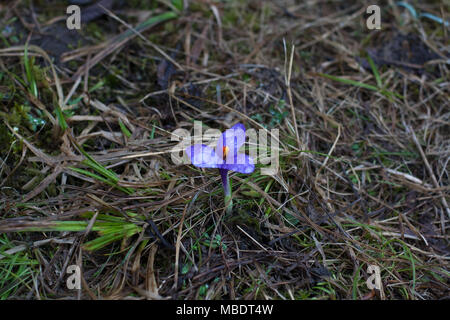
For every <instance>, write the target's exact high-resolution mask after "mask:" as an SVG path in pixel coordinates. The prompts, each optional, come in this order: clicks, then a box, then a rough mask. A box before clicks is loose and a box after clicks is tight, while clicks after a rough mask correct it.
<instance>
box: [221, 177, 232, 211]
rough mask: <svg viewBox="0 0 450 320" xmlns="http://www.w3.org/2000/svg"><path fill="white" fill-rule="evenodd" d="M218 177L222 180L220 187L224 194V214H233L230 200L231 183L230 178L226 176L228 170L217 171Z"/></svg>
mask: <svg viewBox="0 0 450 320" xmlns="http://www.w3.org/2000/svg"><path fill="white" fill-rule="evenodd" d="M219 172H220V176H221V178H222V185H223V190H224V193H225V207H226V212H227V214H228V213H232V212H233V199H232V198H231V182H230V177H229V176H228V170H226V169H219Z"/></svg>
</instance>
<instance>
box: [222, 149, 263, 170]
mask: <svg viewBox="0 0 450 320" xmlns="http://www.w3.org/2000/svg"><path fill="white" fill-rule="evenodd" d="M227 160H229V159H227ZM229 162H231V161H227V162H225V163H222V164H221V165H219V168H221V169H226V170H232V171H237V172H240V173H252V172H253V171H254V170H255V162H254V161H253V158H251V157H249V156H248V155H246V154H244V153H238V154H236V155H235V157H234V161H232V163H229Z"/></svg>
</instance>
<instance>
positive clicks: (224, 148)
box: [222, 146, 230, 160]
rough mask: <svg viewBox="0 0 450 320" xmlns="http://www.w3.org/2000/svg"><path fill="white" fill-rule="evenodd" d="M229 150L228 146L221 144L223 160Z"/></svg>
mask: <svg viewBox="0 0 450 320" xmlns="http://www.w3.org/2000/svg"><path fill="white" fill-rule="evenodd" d="M229 150H230V148H228V147H227V146H223V148H222V152H223V153H222V154H223V160H225V158H226V157H227V154H228V151H229Z"/></svg>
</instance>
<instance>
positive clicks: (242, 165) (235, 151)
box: [186, 123, 255, 212]
mask: <svg viewBox="0 0 450 320" xmlns="http://www.w3.org/2000/svg"><path fill="white" fill-rule="evenodd" d="M244 143H245V127H244V125H243V124H241V123H238V124H235V125H234V126H233V127H231V128H230V129H228V130H226V131H225V132H223V133H222V135H221V136H220V137H219V140H218V141H217V145H216V148H215V149H213V148H211V147H209V146H206V145H204V144H195V145H193V146H190V147H188V148H187V149H186V153H187V155H188V157H189V158H190V159H191V162H192V164H193V165H194V166H196V167H199V168H218V169H219V172H220V176H221V177H222V184H223V188H224V190H225V202H228V205H227V211H228V212H229V211H231V185H230V182H229V178H228V171H237V172H240V173H252V172H253V171H254V170H255V164H254V160H253V158H251V157H250V156H248V155H246V154H244V153H240V152H239V149H240V148H241V147H242V145H243V144H244Z"/></svg>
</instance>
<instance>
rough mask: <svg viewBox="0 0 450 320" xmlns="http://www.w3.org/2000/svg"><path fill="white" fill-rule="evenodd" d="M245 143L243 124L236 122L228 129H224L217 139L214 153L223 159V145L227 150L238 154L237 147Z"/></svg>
mask: <svg viewBox="0 0 450 320" xmlns="http://www.w3.org/2000/svg"><path fill="white" fill-rule="evenodd" d="M244 143H245V126H244V125H243V124H242V123H237V124H235V125H234V126H232V127H231V128H230V129H228V130H225V131H224V133H222V135H221V136H220V138H219V140H218V141H217V147H216V153H217V156H218V157H219V159H223V158H224V157H223V151H224V147H225V146H226V147H228V152H229V153H231V154H234V155H237V154H238V151H239V149H240V148H241V147H242V145H243V144H244Z"/></svg>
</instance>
